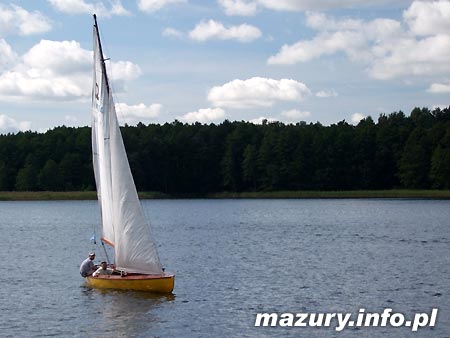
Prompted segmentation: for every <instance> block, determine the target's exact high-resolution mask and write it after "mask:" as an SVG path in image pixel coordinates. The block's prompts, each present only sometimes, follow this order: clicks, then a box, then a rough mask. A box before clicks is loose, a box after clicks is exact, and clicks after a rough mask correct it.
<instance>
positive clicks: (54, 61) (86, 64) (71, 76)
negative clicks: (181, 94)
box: [0, 40, 140, 101]
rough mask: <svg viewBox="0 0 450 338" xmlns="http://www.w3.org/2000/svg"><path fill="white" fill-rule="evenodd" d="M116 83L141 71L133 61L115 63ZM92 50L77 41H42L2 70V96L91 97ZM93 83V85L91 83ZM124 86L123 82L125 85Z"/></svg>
mask: <svg viewBox="0 0 450 338" xmlns="http://www.w3.org/2000/svg"><path fill="white" fill-rule="evenodd" d="M110 68H111V70H112V73H113V75H114V79H115V82H114V84H117V83H118V84H119V87H120V85H121V84H122V83H123V81H125V80H128V79H132V78H135V77H136V76H138V75H139V74H140V69H139V67H138V66H137V65H134V64H133V63H131V62H129V61H119V62H116V63H111V65H110ZM91 73H92V51H89V50H86V49H83V48H81V47H80V44H79V43H78V42H76V41H50V40H41V41H40V42H39V43H38V44H36V45H35V46H33V47H32V48H31V49H30V50H29V51H28V52H27V53H25V54H24V55H23V56H22V57H18V60H17V62H16V63H15V65H13V67H11V68H8V69H5V70H4V71H3V72H2V73H0V98H2V99H4V100H11V99H13V100H14V99H17V98H24V99H33V100H48V99H58V100H64V101H71V100H77V99H87V98H88V97H90V92H91V89H90V83H91V82H92V74H91ZM87 84H89V85H87ZM122 86H123V84H122Z"/></svg>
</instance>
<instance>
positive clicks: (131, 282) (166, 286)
mask: <svg viewBox="0 0 450 338" xmlns="http://www.w3.org/2000/svg"><path fill="white" fill-rule="evenodd" d="M86 284H87V285H88V286H91V287H93V288H98V289H120V290H135V291H147V292H156V293H171V292H172V290H173V287H174V284H175V275H173V274H164V275H159V276H154V275H139V274H132V275H128V276H123V277H121V276H116V275H99V276H97V277H92V276H90V277H86Z"/></svg>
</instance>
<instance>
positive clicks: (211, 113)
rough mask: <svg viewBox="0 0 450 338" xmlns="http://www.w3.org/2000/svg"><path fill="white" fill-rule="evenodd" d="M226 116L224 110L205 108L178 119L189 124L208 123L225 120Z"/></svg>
mask: <svg viewBox="0 0 450 338" xmlns="http://www.w3.org/2000/svg"><path fill="white" fill-rule="evenodd" d="M225 115H226V114H225V110H223V109H222V108H205V109H199V110H197V111H194V112H189V113H187V114H185V115H183V116H179V117H178V119H179V120H181V121H183V122H187V123H194V122H200V123H208V122H213V121H219V120H223V119H224V118H225Z"/></svg>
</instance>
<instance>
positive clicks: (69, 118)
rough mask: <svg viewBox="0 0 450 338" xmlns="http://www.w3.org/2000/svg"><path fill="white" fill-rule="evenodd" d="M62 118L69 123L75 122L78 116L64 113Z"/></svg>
mask: <svg viewBox="0 0 450 338" xmlns="http://www.w3.org/2000/svg"><path fill="white" fill-rule="evenodd" d="M64 120H66V121H67V122H69V123H75V122H77V121H78V118H77V117H76V116H73V115H66V116H64Z"/></svg>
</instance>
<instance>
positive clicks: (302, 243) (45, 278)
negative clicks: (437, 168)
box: [0, 199, 450, 337]
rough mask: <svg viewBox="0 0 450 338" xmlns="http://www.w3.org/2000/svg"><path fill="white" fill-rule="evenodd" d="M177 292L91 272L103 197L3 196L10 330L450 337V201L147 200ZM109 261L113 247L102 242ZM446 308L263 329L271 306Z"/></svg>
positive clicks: (1, 329) (5, 314)
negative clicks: (86, 268)
mask: <svg viewBox="0 0 450 338" xmlns="http://www.w3.org/2000/svg"><path fill="white" fill-rule="evenodd" d="M143 206H144V209H145V212H146V214H147V216H148V217H149V219H151V223H152V225H153V229H154V234H155V237H156V239H157V241H158V243H159V245H158V246H159V252H160V256H161V260H162V262H163V264H164V265H165V267H166V268H167V270H168V271H174V272H175V273H176V280H175V289H174V293H173V295H171V296H155V295H149V294H146V293H139V292H118V291H100V290H93V289H90V288H87V287H85V286H84V284H83V279H82V278H81V277H80V275H79V272H78V268H79V264H80V262H81V261H82V260H83V259H85V258H86V255H87V253H88V252H89V251H90V250H91V249H92V245H91V243H90V241H89V239H90V237H91V235H92V231H93V227H94V225H95V224H98V222H99V213H98V206H97V203H96V202H95V201H77V202H73V201H70V202H69V201H67V202H66V201H57V202H54V201H43V202H0V233H1V235H0V257H1V259H2V262H3V266H2V269H1V273H0V285H1V287H0V298H1V302H0V318H1V320H0V336H2V337H50V336H55V337H375V336H378V337H381V336H383V337H407V336H409V337H412V336H414V337H449V336H450V302H449V300H450V297H449V296H450V288H449V286H450V201H440V200H433V201H430V200H426V201H424V200H375V199H374V200H147V201H143ZM97 256H98V257H97V258H99V259H101V252H100V251H99V250H97ZM361 308H364V309H365V310H366V312H380V313H381V312H382V311H383V309H384V308H393V310H394V311H395V312H401V313H404V314H405V316H407V317H408V319H411V318H412V316H413V315H414V313H417V312H428V313H430V311H431V309H432V308H438V309H439V314H438V318H437V321H436V326H435V327H434V328H432V329H431V328H423V329H419V331H418V332H415V333H412V332H411V328H406V327H400V328H395V327H391V326H388V327H367V328H366V327H362V328H347V329H345V330H343V331H342V332H336V331H335V326H332V327H329V328H324V327H322V328H302V327H291V328H282V327H255V326H254V323H255V315H256V313H258V312H276V313H279V314H281V313H285V312H292V313H300V312H308V313H313V312H323V313H334V312H336V313H337V312H342V313H354V314H357V313H358V311H359V309H361Z"/></svg>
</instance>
